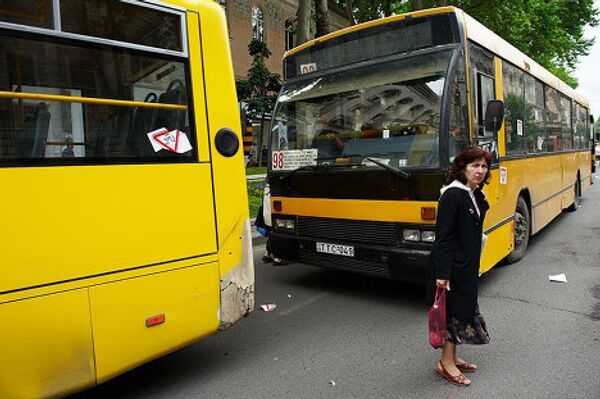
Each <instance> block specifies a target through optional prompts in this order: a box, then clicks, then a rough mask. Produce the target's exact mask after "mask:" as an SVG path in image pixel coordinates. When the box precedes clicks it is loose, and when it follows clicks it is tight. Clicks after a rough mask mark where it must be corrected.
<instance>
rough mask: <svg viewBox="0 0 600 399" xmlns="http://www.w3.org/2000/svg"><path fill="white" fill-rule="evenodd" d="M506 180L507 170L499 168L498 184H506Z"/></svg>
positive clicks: (502, 167)
mask: <svg viewBox="0 0 600 399" xmlns="http://www.w3.org/2000/svg"><path fill="white" fill-rule="evenodd" d="M507 180H508V170H507V169H506V168H505V167H504V166H500V184H506V181H507Z"/></svg>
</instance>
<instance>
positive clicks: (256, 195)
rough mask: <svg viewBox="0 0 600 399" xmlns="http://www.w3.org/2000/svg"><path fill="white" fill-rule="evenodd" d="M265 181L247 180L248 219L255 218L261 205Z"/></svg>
mask: <svg viewBox="0 0 600 399" xmlns="http://www.w3.org/2000/svg"><path fill="white" fill-rule="evenodd" d="M265 184H266V182H265V180H248V181H247V184H246V185H247V187H248V204H249V207H250V217H251V218H254V217H256V214H257V212H258V208H259V207H260V205H261V204H262V197H263V191H264V190H265Z"/></svg>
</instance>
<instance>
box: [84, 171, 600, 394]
mask: <svg viewBox="0 0 600 399" xmlns="http://www.w3.org/2000/svg"><path fill="white" fill-rule="evenodd" d="M595 182H596V184H595V185H594V186H592V188H591V189H590V191H588V192H587V193H586V195H585V196H584V197H583V198H582V201H581V208H580V209H579V210H578V211H577V212H574V213H564V214H562V215H561V216H559V217H558V218H557V219H556V220H555V221H554V222H553V223H552V224H550V225H549V226H548V227H546V228H545V229H544V230H543V231H542V232H540V233H539V234H537V235H536V236H535V237H533V238H532V240H531V241H530V247H529V250H528V253H527V256H526V257H525V259H523V260H522V261H521V262H519V263H517V264H514V265H499V266H496V267H495V268H494V269H492V270H491V271H490V272H489V273H487V274H486V275H484V276H483V277H482V278H481V282H480V299H479V302H480V307H481V311H482V313H483V314H484V316H485V318H486V321H487V324H488V328H489V330H490V334H491V343H490V344H489V345H486V346H482V347H469V346H465V347H462V348H459V350H460V351H461V352H460V353H461V354H463V357H464V358H466V359H467V360H469V361H473V362H475V363H477V364H478V365H479V367H480V368H479V370H478V371H477V372H476V373H474V374H471V375H469V377H471V379H472V380H473V384H472V385H471V386H470V387H468V388H462V387H455V386H452V385H450V384H448V383H447V382H445V381H444V380H442V379H441V378H440V377H439V376H438V375H437V374H436V373H435V372H434V367H435V364H436V359H437V357H438V354H437V352H436V351H435V350H433V349H432V348H431V347H430V346H429V344H428V343H427V337H426V318H425V317H426V316H425V315H426V312H427V308H426V306H425V305H424V302H423V292H424V288H423V287H422V286H419V285H410V284H403V283H397V282H390V281H384V280H379V279H376V278H369V277H364V276H361V275H354V274H348V273H342V272H335V271H328V270H322V269H320V268H316V267H310V266H303V265H297V264H292V265H286V266H279V267H274V266H271V265H265V264H262V263H261V261H260V255H262V251H263V249H264V243H262V244H261V243H260V242H257V244H258V245H257V246H255V261H256V280H257V281H256V302H257V308H258V305H260V304H264V303H275V304H277V308H276V309H275V311H273V312H271V313H267V312H263V311H261V310H260V309H258V310H255V311H254V312H253V313H252V314H251V315H250V316H249V317H248V318H246V319H244V320H242V321H240V322H239V323H238V324H236V325H235V326H233V327H232V328H231V329H229V330H228V331H225V332H223V333H220V334H217V335H215V336H212V337H210V338H208V339H205V340H203V341H201V342H198V343H197V344H195V345H192V346H190V347H188V348H185V349H182V350H180V351H178V352H176V353H173V354H170V355H167V356H165V357H163V358H161V359H158V360H156V361H154V362H151V363H149V364H146V365H144V366H141V367H139V368H138V369H136V370H133V371H131V372H129V373H126V374H125V375H122V376H120V377H118V378H116V379H114V380H112V381H109V382H108V383H105V384H103V385H101V386H99V387H97V388H95V389H93V390H90V391H87V392H84V393H82V394H79V395H77V396H76V397H77V398H107V397H110V398H145V399H150V398H267V397H273V398H450V397H451V398H483V399H486V398H544V399H547V398H561V399H563V398H577V399H582V398H595V399H598V398H600V179H598V178H597V177H596V178H595ZM558 273H566V276H567V279H568V283H566V284H564V283H551V282H549V281H548V276H549V275H551V274H558Z"/></svg>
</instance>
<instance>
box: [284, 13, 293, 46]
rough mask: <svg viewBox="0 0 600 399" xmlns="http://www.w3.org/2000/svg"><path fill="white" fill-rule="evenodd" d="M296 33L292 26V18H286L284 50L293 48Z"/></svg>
mask: <svg viewBox="0 0 600 399" xmlns="http://www.w3.org/2000/svg"><path fill="white" fill-rule="evenodd" d="M295 33H296V27H295V26H294V20H293V19H291V18H290V19H287V20H286V21H285V51H288V50H291V49H292V48H294V42H295V41H296V38H295V37H294V34H295Z"/></svg>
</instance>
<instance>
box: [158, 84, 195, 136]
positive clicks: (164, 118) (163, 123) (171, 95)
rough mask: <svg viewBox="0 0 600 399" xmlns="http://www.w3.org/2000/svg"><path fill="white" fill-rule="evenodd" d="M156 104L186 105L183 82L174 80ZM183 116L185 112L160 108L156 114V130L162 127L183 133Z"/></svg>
mask: <svg viewBox="0 0 600 399" xmlns="http://www.w3.org/2000/svg"><path fill="white" fill-rule="evenodd" d="M158 102H159V103H163V104H186V103H187V93H186V92H185V85H184V84H183V82H182V81H181V80H179V79H174V80H173V81H172V82H171V83H170V84H169V86H168V87H167V90H166V91H165V92H164V93H163V94H161V95H160V97H159V99H158ZM185 115H186V111H185V110H176V109H164V108H160V109H158V111H157V113H156V129H160V128H162V127H164V128H166V129H168V130H173V129H178V130H181V131H185Z"/></svg>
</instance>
